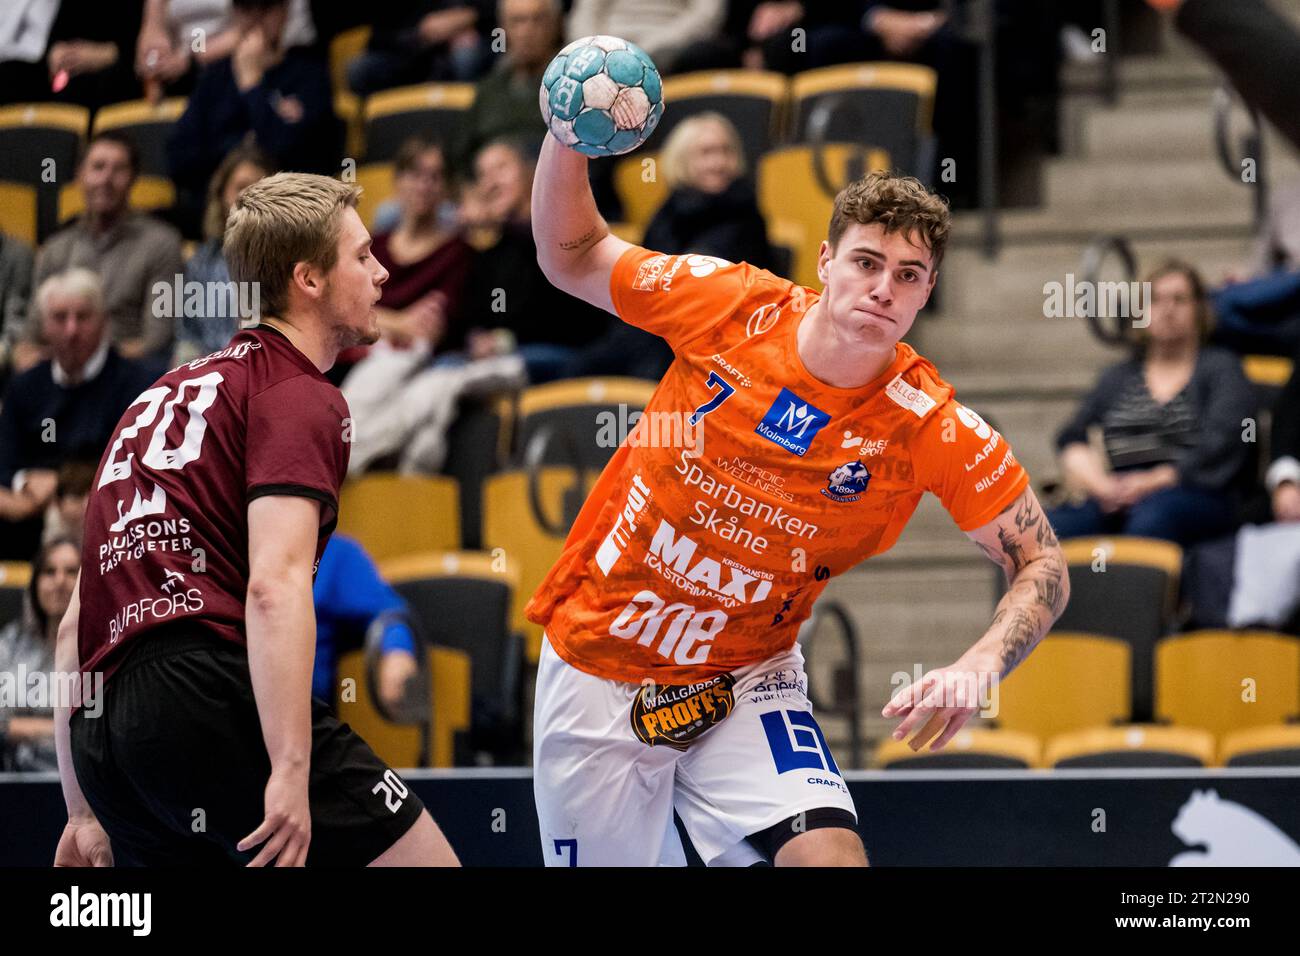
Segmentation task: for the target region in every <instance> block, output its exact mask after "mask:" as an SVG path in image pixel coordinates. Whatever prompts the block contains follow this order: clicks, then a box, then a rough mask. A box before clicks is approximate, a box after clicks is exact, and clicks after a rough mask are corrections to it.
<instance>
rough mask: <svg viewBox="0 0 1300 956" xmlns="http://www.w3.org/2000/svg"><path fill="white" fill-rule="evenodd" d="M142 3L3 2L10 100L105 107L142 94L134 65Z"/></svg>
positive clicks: (0, 86) (1, 44)
mask: <svg viewBox="0 0 1300 956" xmlns="http://www.w3.org/2000/svg"><path fill="white" fill-rule="evenodd" d="M139 29H140V0H124V2H120V3H104V2H103V0H6V2H5V3H4V4H0V90H3V94H0V95H3V98H4V100H5V101H6V102H10V103H32V102H41V101H45V100H52V101H54V102H59V103H75V104H78V105H81V106H85V107H88V108H90V109H92V110H93V109H98V108H99V107H101V106H104V105H107V104H109V103H117V102H120V101H122V100H133V99H136V98H138V97H139V96H140V84H139V83H138V82H136V78H135V73H134V71H133V70H132V68H131V63H132V54H133V50H134V44H135V37H136V34H137V33H138V32H139Z"/></svg>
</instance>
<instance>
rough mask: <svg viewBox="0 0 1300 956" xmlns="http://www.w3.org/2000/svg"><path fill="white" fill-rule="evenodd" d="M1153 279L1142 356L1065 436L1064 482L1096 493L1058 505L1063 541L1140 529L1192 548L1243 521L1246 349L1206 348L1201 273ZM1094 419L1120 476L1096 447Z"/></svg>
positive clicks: (1094, 395)
mask: <svg viewBox="0 0 1300 956" xmlns="http://www.w3.org/2000/svg"><path fill="white" fill-rule="evenodd" d="M1149 281H1150V283H1151V285H1150V288H1151V301H1150V303H1149V305H1148V310H1147V318H1148V320H1149V323H1150V324H1149V326H1148V327H1147V328H1146V329H1145V330H1144V331H1143V334H1142V344H1141V345H1140V346H1139V349H1138V351H1137V353H1136V354H1135V355H1134V357H1132V358H1130V359H1129V360H1128V361H1125V362H1121V363H1119V364H1117V365H1113V366H1111V367H1110V368H1108V369H1107V370H1106V371H1105V372H1103V373H1102V375H1101V378H1100V379H1099V380H1098V382H1097V385H1096V387H1095V388H1094V389H1093V390H1092V392H1091V393H1090V394H1089V395H1088V396H1087V398H1085V399H1084V401H1083V404H1082V406H1081V407H1080V408H1079V411H1078V412H1077V414H1076V415H1075V416H1074V418H1073V419H1072V420H1071V421H1070V422H1069V423H1068V424H1067V425H1066V426H1065V428H1063V429H1062V430H1061V432H1060V433H1059V434H1058V435H1057V439H1056V447H1057V450H1058V451H1059V452H1060V455H1061V470H1062V473H1063V475H1064V478H1065V483H1066V485H1067V487H1075V488H1078V489H1082V491H1083V492H1084V493H1085V494H1086V496H1087V498H1086V500H1085V501H1084V502H1083V503H1081V504H1069V505H1063V506H1061V507H1058V508H1053V509H1051V510H1050V511H1049V518H1050V520H1051V523H1052V525H1053V527H1054V528H1055V529H1056V531H1057V533H1058V534H1059V535H1060V536H1061V537H1063V538H1069V537H1078V536H1082V535H1093V534H1130V535H1140V536H1143V537H1149V538H1163V539H1166V540H1169V541H1174V542H1176V543H1178V544H1180V545H1183V546H1187V545H1190V544H1193V543H1195V542H1196V541H1199V540H1203V539H1208V538H1214V537H1217V536H1219V535H1223V534H1227V533H1229V532H1231V531H1232V530H1233V528H1234V527H1235V526H1236V520H1237V505H1238V503H1239V502H1238V493H1239V491H1240V484H1239V482H1240V480H1241V479H1242V477H1243V475H1242V471H1243V466H1244V465H1245V464H1246V462H1247V460H1248V457H1249V456H1248V448H1249V446H1248V445H1247V443H1246V442H1245V441H1244V440H1243V434H1242V432H1243V428H1245V425H1244V424H1243V423H1244V422H1245V421H1246V420H1247V419H1251V418H1252V417H1253V416H1254V414H1255V406H1256V402H1255V396H1254V391H1253V389H1252V388H1251V386H1250V383H1249V382H1248V381H1247V380H1246V377H1245V375H1244V374H1243V373H1242V371H1241V364H1240V360H1239V359H1238V358H1237V356H1235V355H1233V354H1232V353H1231V352H1228V351H1226V350H1224V349H1220V348H1216V347H1212V346H1211V347H1206V346H1203V345H1202V343H1203V342H1204V341H1205V339H1206V337H1207V336H1208V333H1209V323H1210V313H1209V306H1208V303H1207V301H1206V295H1205V290H1204V287H1203V286H1202V285H1201V279H1200V276H1199V275H1197V273H1196V271H1195V270H1194V269H1193V268H1191V267H1190V266H1187V265H1183V264H1181V263H1177V262H1171V263H1168V264H1166V265H1164V266H1162V267H1160V268H1159V269H1157V270H1156V271H1155V272H1154V273H1153V274H1152V275H1151V277H1150V279H1149ZM1091 426H1098V427H1100V429H1101V432H1102V436H1103V441H1104V443H1105V447H1106V458H1107V459H1109V463H1110V469H1111V470H1110V471H1107V470H1106V466H1105V463H1104V461H1103V460H1102V459H1101V458H1100V457H1099V456H1098V454H1097V453H1096V452H1095V451H1094V450H1093V449H1092V448H1091V447H1090V446H1089V444H1088V433H1087V432H1088V429H1089V427H1091Z"/></svg>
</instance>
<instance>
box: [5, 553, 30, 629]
mask: <svg viewBox="0 0 1300 956" xmlns="http://www.w3.org/2000/svg"><path fill="white" fill-rule="evenodd" d="M31 580H32V566H31V565H30V564H28V563H27V562H26V561H0V627H2V626H4V625H5V624H7V623H9V622H10V621H16V620H18V619H19V618H20V617H22V614H23V595H24V594H25V593H26V591H27V585H28V584H29V583H30V582H31Z"/></svg>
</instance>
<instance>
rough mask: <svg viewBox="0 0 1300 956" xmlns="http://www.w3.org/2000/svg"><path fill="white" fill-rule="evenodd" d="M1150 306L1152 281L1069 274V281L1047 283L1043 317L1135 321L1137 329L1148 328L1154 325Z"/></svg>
mask: <svg viewBox="0 0 1300 956" xmlns="http://www.w3.org/2000/svg"><path fill="white" fill-rule="evenodd" d="M1150 304H1151V283H1150V282H1092V281H1090V280H1088V279H1080V280H1076V279H1075V278H1074V273H1072V272H1068V273H1066V275H1065V282H1055V281H1053V282H1044V283H1043V315H1044V317H1046V318H1049V319H1086V318H1099V319H1110V318H1122V319H1128V318H1131V319H1134V320H1135V321H1134V322H1133V327H1134V328H1138V329H1144V328H1146V327H1147V325H1149V324H1150V322H1151V319H1150V317H1149V316H1148V315H1147V308H1148V306H1149V305H1150Z"/></svg>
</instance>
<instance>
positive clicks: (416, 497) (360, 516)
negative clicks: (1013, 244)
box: [338, 472, 460, 561]
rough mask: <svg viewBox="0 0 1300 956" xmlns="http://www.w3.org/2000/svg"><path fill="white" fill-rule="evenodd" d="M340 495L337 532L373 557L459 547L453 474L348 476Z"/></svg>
mask: <svg viewBox="0 0 1300 956" xmlns="http://www.w3.org/2000/svg"><path fill="white" fill-rule="evenodd" d="M339 499H340V500H339V524H338V531H339V533H340V534H346V535H350V536H351V537H353V538H356V539H357V540H358V541H359V542H361V545H362V546H363V547H364V548H365V549H366V551H368V552H369V553H370V556H371V557H372V558H374V559H375V560H376V561H384V560H386V559H388V558H395V557H400V556H401V555H404V554H413V553H415V552H420V551H452V550H455V549H456V548H458V547H459V546H460V511H459V501H458V499H459V494H458V490H457V487H456V482H455V481H454V480H453V479H451V478H447V477H444V476H441V475H434V476H423V475H397V474H391V473H383V472H377V473H374V474H369V475H362V476H361V477H360V478H354V479H351V480H349V481H348V482H347V483H345V484H344V486H343V491H342V493H341V494H340V496H339Z"/></svg>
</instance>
